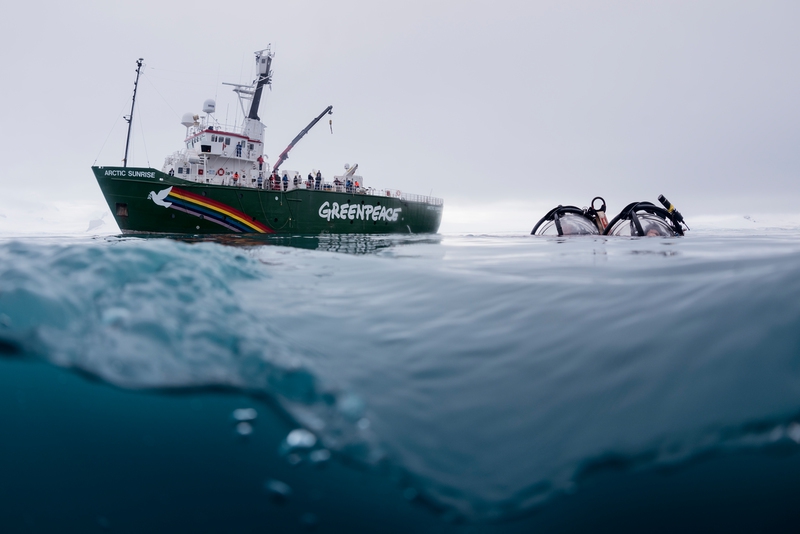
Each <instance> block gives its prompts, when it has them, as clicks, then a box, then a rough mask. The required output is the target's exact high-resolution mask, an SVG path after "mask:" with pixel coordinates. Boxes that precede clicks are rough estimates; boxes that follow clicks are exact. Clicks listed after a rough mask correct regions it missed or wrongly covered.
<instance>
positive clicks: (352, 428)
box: [0, 230, 800, 532]
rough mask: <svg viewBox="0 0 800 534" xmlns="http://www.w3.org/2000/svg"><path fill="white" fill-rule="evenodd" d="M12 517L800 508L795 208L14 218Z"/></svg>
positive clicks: (641, 513) (365, 524) (286, 524)
mask: <svg viewBox="0 0 800 534" xmlns="http://www.w3.org/2000/svg"><path fill="white" fill-rule="evenodd" d="M0 355H1V356H3V357H2V358H0V380H1V381H2V382H3V384H2V387H0V427H1V428H2V430H3V437H2V438H0V476H1V477H2V482H0V497H2V498H0V524H2V525H5V526H6V528H3V530H4V531H9V532H17V531H19V532H53V531H71V530H74V531H95V530H99V531H104V530H110V531H117V532H141V531H143V530H150V531H176V530H177V531H194V532H222V531H224V532H264V531H276V532H280V531H293V530H297V531H304V530H314V531H317V532H338V531H374V532H410V531H416V532H537V531H542V532H551V531H560V532H569V531H574V532H582V531H587V530H593V531H597V530H600V531H627V532H641V531H649V532H654V531H663V532H672V531H675V530H677V529H681V530H684V531H685V530H689V531H695V530H696V531H700V530H711V529H714V530H723V531H746V532H754V531H756V532H793V531H797V530H798V529H800V508H798V507H797V506H796V503H797V501H798V498H800V483H799V482H798V480H800V454H797V453H798V452H799V451H800V232H797V231H794V230H783V231H781V230H776V231H771V232H760V233H755V232H742V231H720V232H711V231H706V232H695V233H691V232H690V233H689V235H688V236H687V237H684V238H650V239H647V238H642V239H636V238H634V239H630V238H604V237H596V236H595V237H576V238H570V239H563V238H537V237H532V236H527V235H444V236H442V235H433V236H391V237H385V236H381V237H376V236H322V237H316V238H310V237H291V238H265V239H254V238H237V237H230V238H218V239H201V238H196V239H194V238H189V239H168V238H163V237H159V238H130V237H100V238H75V237H70V238H63V239H60V238H53V237H47V238H44V237H43V238H25V239H13V238H4V239H2V240H0Z"/></svg>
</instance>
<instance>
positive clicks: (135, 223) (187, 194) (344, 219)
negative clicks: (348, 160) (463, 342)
mask: <svg viewBox="0 0 800 534" xmlns="http://www.w3.org/2000/svg"><path fill="white" fill-rule="evenodd" d="M92 171H93V172H94V175H95V178H96V179H97V183H98V184H99V185H100V189H101V191H102V192H103V196H104V197H105V199H106V202H108V207H109V208H110V209H111V213H113V214H114V218H115V220H116V222H117V224H118V225H119V227H120V229H121V230H122V231H123V232H124V233H168V234H232V233H264V234H307V235H319V234H327V233H331V234H334V233H335V234H388V233H406V234H408V233H414V234H417V233H435V232H436V231H437V230H438V229H439V224H440V222H441V219H442V204H441V201H439V200H438V199H427V197H419V198H420V199H421V200H417V199H409V198H404V197H396V196H385V197H383V196H378V195H374V194H363V193H357V192H355V191H354V192H344V191H342V192H337V191H332V190H314V189H313V188H312V189H306V188H296V189H290V190H288V191H283V190H269V189H256V188H253V187H237V186H229V185H214V184H203V183H198V182H193V181H188V180H183V179H181V178H177V177H175V176H170V175H169V174H167V173H164V172H161V171H158V170H156V169H152V168H134V167H92Z"/></svg>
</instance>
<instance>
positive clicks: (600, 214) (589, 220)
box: [531, 197, 607, 236]
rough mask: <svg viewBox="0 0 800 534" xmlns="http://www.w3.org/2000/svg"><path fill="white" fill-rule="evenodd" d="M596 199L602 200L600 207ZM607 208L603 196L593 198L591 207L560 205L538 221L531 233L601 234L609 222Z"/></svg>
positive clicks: (562, 234) (550, 234)
mask: <svg viewBox="0 0 800 534" xmlns="http://www.w3.org/2000/svg"><path fill="white" fill-rule="evenodd" d="M596 200H600V201H601V202H602V205H601V206H600V208H599V209H596V208H595V207H594V203H595V201H596ZM605 210H606V201H605V200H603V198H602V197H595V198H593V199H592V205H591V207H589V208H584V209H580V208H578V207H576V206H561V205H558V206H556V207H555V208H553V209H551V210H550V211H548V212H547V214H546V215H545V216H544V217H542V218H541V219H540V220H539V222H537V223H536V226H534V227H533V230H531V235H549V236H552V235H557V236H565V235H600V234H601V233H602V232H603V229H604V228H605V223H606V222H607V219H606V215H605Z"/></svg>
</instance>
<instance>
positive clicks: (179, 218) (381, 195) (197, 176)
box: [92, 47, 444, 235]
mask: <svg viewBox="0 0 800 534" xmlns="http://www.w3.org/2000/svg"><path fill="white" fill-rule="evenodd" d="M273 57H274V53H273V52H272V51H271V47H268V48H266V49H264V50H260V51H257V52H256V53H255V73H256V76H255V79H254V80H253V82H252V83H251V84H249V85H243V84H233V83H226V84H225V85H229V86H232V88H233V91H234V92H235V93H236V95H237V96H238V99H239V104H240V106H241V110H242V121H241V123H237V124H234V125H230V126H229V125H227V124H221V123H219V122H218V120H217V118H216V115H215V111H216V102H215V101H214V100H213V99H208V100H206V101H205V102H204V103H203V108H202V109H203V113H202V114H193V113H186V114H184V116H183V117H182V121H181V124H182V125H183V126H184V127H185V132H186V133H185V138H184V143H183V147H182V148H181V149H180V150H178V151H176V152H174V153H173V154H170V155H167V156H166V157H165V159H164V165H163V166H162V168H161V169H155V168H150V167H129V166H128V149H129V146H130V137H131V127H132V122H133V115H134V107H135V105H136V92H137V89H138V85H139V76H140V74H141V69H142V66H143V61H144V60H143V59H142V58H139V59H138V60H137V62H136V66H137V67H136V79H135V81H134V87H133V98H132V100H131V112H130V114H129V115H127V116H125V120H126V121H127V122H128V136H127V140H126V143H125V157H124V158H123V160H122V166H121V167H109V166H93V167H92V171H93V173H94V176H95V178H96V179H97V183H98V185H99V186H100V190H101V191H102V193H103V196H104V197H105V199H106V202H107V203H108V207H109V209H110V210H111V213H112V214H113V216H114V219H115V220H116V222H117V225H118V226H119V228H120V230H122V232H123V233H125V234H137V233H139V234H193V235H204V234H240V233H246V234H291V235H322V234H391V233H404V234H409V233H410V234H418V233H436V232H437V231H438V229H439V225H440V223H441V218H442V210H443V206H444V201H443V200H442V199H441V198H437V197H432V196H425V195H415V194H410V193H407V192H403V191H400V190H398V189H387V188H377V187H371V186H368V185H367V184H366V183H365V180H364V177H363V176H361V175H359V174H356V173H357V171H358V164H354V165H352V166H351V165H348V164H345V165H344V172H342V174H340V175H334V176H333V177H332V179H331V178H326V177H325V176H323V175H322V172H321V171H318V170H316V169H315V170H312V172H310V173H308V175H305V176H303V173H301V172H298V171H293V170H285V169H282V168H281V166H282V164H283V163H284V162H285V161H286V159H287V158H288V157H289V152H290V151H291V150H292V148H293V147H294V146H295V145H296V144H297V143H298V142H299V141H300V140H301V139H302V138H303V136H305V135H306V134H307V133H308V132H309V131H310V130H311V129H312V128H313V127H314V126H315V125H316V124H317V123H318V122H319V121H320V120H322V119H323V118H324V117H325V116H326V115H329V114H331V113H332V112H333V106H328V107H327V108H325V110H324V111H323V112H322V113H320V114H319V115H318V116H316V117H315V118H314V120H312V121H311V122H310V123H309V124H308V126H306V127H305V128H304V129H303V130H302V131H300V133H299V134H298V135H297V136H295V138H294V139H293V140H292V141H291V142H290V143H289V145H288V146H287V147H286V148H285V149H284V150H283V152H281V154H280V155H279V156H278V157H277V159H276V161H275V163H274V164H273V165H272V166H271V167H270V164H269V161H268V157H267V154H266V153H265V151H264V137H265V136H264V133H265V130H266V127H265V125H264V123H263V122H261V119H260V117H259V114H258V109H259V105H260V103H261V99H262V95H263V94H264V89H265V87H268V86H271V84H272V68H271V67H272V59H273ZM331 131H332V128H331Z"/></svg>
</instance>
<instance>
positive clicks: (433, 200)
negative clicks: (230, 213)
mask: <svg viewBox="0 0 800 534" xmlns="http://www.w3.org/2000/svg"><path fill="white" fill-rule="evenodd" d="M264 189H267V190H272V191H292V190H294V189H312V190H313V189H316V190H320V191H335V192H337V193H352V194H354V195H367V196H373V197H391V198H397V199H400V200H404V201H406V202H420V203H423V204H431V205H433V206H441V205H443V204H444V199H441V198H438V197H432V196H428V195H415V194H413V193H403V192H402V191H400V190H399V189H378V188H375V187H355V186H350V187H349V188H348V187H347V185H344V184H336V183H332V182H327V181H325V180H324V179H323V180H322V181H320V183H319V185H317V183H316V181H308V180H303V181H302V182H300V183H299V184H298V185H295V184H294V182H293V181H292V180H289V182H288V184H286V185H284V183H283V182H282V181H278V182H275V183H271V182H270V181H269V180H266V181H265V183H264Z"/></svg>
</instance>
